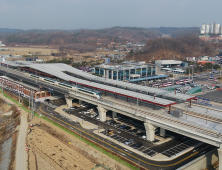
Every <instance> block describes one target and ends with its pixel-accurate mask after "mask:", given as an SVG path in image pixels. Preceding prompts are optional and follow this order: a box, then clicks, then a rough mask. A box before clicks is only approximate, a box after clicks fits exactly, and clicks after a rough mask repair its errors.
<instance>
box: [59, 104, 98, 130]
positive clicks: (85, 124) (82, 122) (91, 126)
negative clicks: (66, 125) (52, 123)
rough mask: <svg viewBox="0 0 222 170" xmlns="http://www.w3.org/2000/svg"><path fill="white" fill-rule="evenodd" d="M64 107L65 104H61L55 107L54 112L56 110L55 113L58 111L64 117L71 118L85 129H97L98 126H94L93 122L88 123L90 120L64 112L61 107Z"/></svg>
mask: <svg viewBox="0 0 222 170" xmlns="http://www.w3.org/2000/svg"><path fill="white" fill-rule="evenodd" d="M64 108H65V109H66V108H67V106H66V105H62V106H60V107H57V108H56V109H55V112H57V113H59V114H62V115H64V116H65V117H67V118H70V119H72V120H73V121H76V122H79V123H80V125H81V126H82V127H83V128H85V129H98V126H96V125H95V124H92V123H90V122H88V121H85V120H84V119H82V118H79V117H76V116H74V115H69V114H68V113H65V112H64V111H63V110H62V109H64Z"/></svg>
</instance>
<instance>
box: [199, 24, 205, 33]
mask: <svg viewBox="0 0 222 170" xmlns="http://www.w3.org/2000/svg"><path fill="white" fill-rule="evenodd" d="M205 32H206V24H203V25H202V27H201V29H200V33H201V34H205Z"/></svg>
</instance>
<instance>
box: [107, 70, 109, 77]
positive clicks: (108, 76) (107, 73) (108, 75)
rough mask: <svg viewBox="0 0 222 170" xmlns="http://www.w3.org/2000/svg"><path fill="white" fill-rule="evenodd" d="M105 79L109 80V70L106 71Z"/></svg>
mask: <svg viewBox="0 0 222 170" xmlns="http://www.w3.org/2000/svg"><path fill="white" fill-rule="evenodd" d="M106 77H107V78H108V79H109V70H106Z"/></svg>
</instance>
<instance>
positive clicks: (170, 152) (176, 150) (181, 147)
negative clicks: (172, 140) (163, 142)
mask: <svg viewBox="0 0 222 170" xmlns="http://www.w3.org/2000/svg"><path fill="white" fill-rule="evenodd" d="M199 143H201V142H200V141H197V140H195V139H190V140H188V141H186V142H183V143H181V144H178V145H176V146H174V147H172V148H170V149H167V150H166V151H164V152H161V153H162V154H163V155H165V156H168V157H172V156H174V155H176V154H178V153H180V152H182V151H184V150H186V149H189V148H191V147H193V146H195V145H197V144H199Z"/></svg>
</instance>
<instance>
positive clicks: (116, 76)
mask: <svg viewBox="0 0 222 170" xmlns="http://www.w3.org/2000/svg"><path fill="white" fill-rule="evenodd" d="M118 73H119V72H118V70H117V71H116V80H117V81H118V79H119V77H118Z"/></svg>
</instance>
